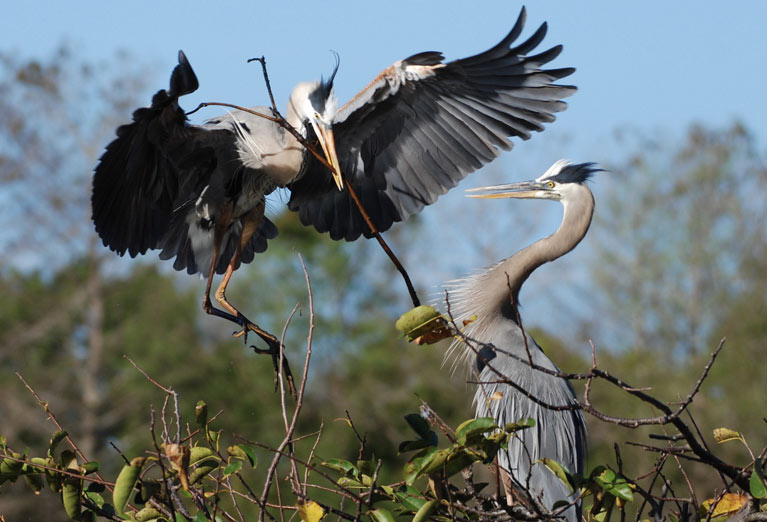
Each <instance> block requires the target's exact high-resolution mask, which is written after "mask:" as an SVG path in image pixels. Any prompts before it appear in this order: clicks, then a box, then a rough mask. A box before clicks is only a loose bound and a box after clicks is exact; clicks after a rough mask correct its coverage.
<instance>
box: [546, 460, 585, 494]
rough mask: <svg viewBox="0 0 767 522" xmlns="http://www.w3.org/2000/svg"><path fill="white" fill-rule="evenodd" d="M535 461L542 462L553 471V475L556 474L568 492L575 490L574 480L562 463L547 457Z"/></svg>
mask: <svg viewBox="0 0 767 522" xmlns="http://www.w3.org/2000/svg"><path fill="white" fill-rule="evenodd" d="M537 462H542V463H543V464H544V465H545V466H546V467H547V468H549V470H550V471H551V472H552V473H554V475H556V476H557V478H558V479H559V480H561V481H562V482H563V483H564V484H565V485H566V486H567V487H568V489H569V490H570V493H572V492H573V491H575V486H576V485H575V481H574V480H573V476H572V475H571V474H570V472H569V471H567V468H565V467H564V466H563V465H562V464H560V463H559V462H557V461H555V460H553V459H549V458H542V459H539V460H538V461H537Z"/></svg>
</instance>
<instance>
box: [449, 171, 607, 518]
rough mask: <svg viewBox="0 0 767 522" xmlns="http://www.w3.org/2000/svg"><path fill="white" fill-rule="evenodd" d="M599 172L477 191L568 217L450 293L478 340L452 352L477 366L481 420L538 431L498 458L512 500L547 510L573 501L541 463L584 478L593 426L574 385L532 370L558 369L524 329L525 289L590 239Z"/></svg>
mask: <svg viewBox="0 0 767 522" xmlns="http://www.w3.org/2000/svg"><path fill="white" fill-rule="evenodd" d="M599 170H601V169H599V168H597V167H596V166H595V165H594V164H593V163H581V164H577V165H574V164H571V163H569V162H568V161H565V160H560V161H557V162H556V163H554V165H552V166H551V167H550V168H549V169H548V170H547V171H546V173H545V174H543V175H542V176H541V177H539V178H538V179H536V180H534V181H525V182H520V183H511V184H508V185H497V186H492V187H482V188H478V189H472V192H475V191H476V192H483V193H482V194H475V195H473V197H481V198H536V199H548V200H554V201H559V202H560V203H562V206H563V207H564V215H563V217H562V223H561V225H560V227H559V229H558V230H557V231H556V232H555V233H554V234H552V235H550V236H548V237H545V238H543V239H541V240H539V241H537V242H535V243H533V244H532V245H530V246H528V247H527V248H525V249H523V250H521V251H519V252H517V253H516V254H514V255H513V256H511V257H509V258H508V259H505V260H503V261H501V262H500V263H498V264H496V265H495V266H493V267H491V268H490V269H488V270H486V271H484V272H482V273H479V274H476V275H473V276H470V277H468V278H466V279H463V280H459V281H456V282H454V284H453V285H452V287H451V288H450V290H449V293H448V299H449V304H450V307H451V312H452V314H453V316H454V318H455V319H456V320H457V324H461V321H464V320H465V321H467V322H468V325H467V327H466V330H465V332H464V334H465V336H466V338H467V339H470V340H473V341H476V343H477V344H474V342H473V341H470V346H474V348H471V347H468V346H466V345H465V344H462V343H460V342H456V343H455V344H454V345H453V347H452V349H453V350H455V349H460V350H462V355H463V356H465V358H466V359H467V360H469V361H473V362H474V364H475V366H474V367H475V370H476V373H477V375H478V376H479V383H480V384H479V385H478V386H477V390H476V393H475V395H474V403H475V405H476V415H477V417H492V418H494V419H495V420H496V423H497V424H498V425H499V426H501V427H503V426H504V425H506V424H507V423H510V422H518V421H520V420H521V419H525V418H532V419H534V420H535V422H536V425H535V427H534V428H530V429H526V430H523V431H521V432H519V433H518V436H517V437H515V438H514V439H513V440H512V441H511V442H510V443H509V446H508V450H507V451H502V452H501V453H499V456H498V464H499V467H500V468H501V470H502V474H503V475H504V485H505V487H506V494H507V497H508V498H511V496H512V493H511V492H512V490H513V489H514V488H516V489H517V490H519V489H521V490H523V491H525V490H528V491H529V493H530V494H531V495H532V496H533V497H534V498H537V499H539V500H541V501H542V503H543V505H544V506H545V507H546V508H548V509H551V507H552V506H553V504H554V503H555V502H556V501H558V500H573V499H574V497H573V495H571V494H570V491H569V490H568V489H567V486H565V485H564V484H563V483H562V482H561V481H560V480H559V479H558V478H557V477H556V476H555V475H554V474H553V473H552V472H551V471H550V470H548V469H547V468H546V467H545V465H544V464H542V463H536V461H537V460H538V459H541V458H549V459H553V460H555V461H557V462H559V463H560V464H562V465H564V466H565V467H566V468H567V469H568V470H569V471H571V472H577V473H581V472H582V471H583V458H584V454H585V451H586V424H585V422H584V419H583V415H582V414H581V412H580V410H578V409H577V408H573V406H574V405H575V404H576V396H575V393H574V392H573V389H572V387H571V386H570V383H569V381H567V380H566V379H564V378H561V377H558V376H556V375H552V374H550V373H546V372H545V371H541V370H539V369H535V368H533V367H532V366H531V365H530V361H531V362H532V364H533V365H535V366H538V367H540V368H544V369H545V370H548V371H550V372H559V369H558V368H557V366H556V365H555V364H554V363H553V362H552V361H551V359H549V358H548V357H547V356H546V355H545V354H544V353H543V350H542V349H541V347H540V346H538V344H537V343H536V342H535V340H534V339H533V338H532V337H531V336H530V335H529V334H528V333H526V332H524V329H523V328H521V326H520V324H519V323H520V319H519V313H518V305H519V300H518V298H519V291H520V289H521V287H522V284H523V283H524V282H525V281H526V280H527V278H528V277H529V276H530V274H532V273H533V271H534V270H535V269H536V268H538V267H539V266H541V265H542V264H544V263H547V262H549V261H553V260H554V259H557V258H558V257H561V256H563V255H565V254H566V253H568V252H569V251H570V250H572V249H573V248H575V246H576V245H577V244H578V243H579V242H580V241H581V239H583V237H584V236H585V235H586V232H587V231H588V229H589V225H590V224H591V217H592V214H593V211H594V197H593V195H592V193H591V191H590V190H589V188H588V187H587V186H586V185H585V182H586V181H587V180H588V179H589V177H590V176H591V175H592V174H593V173H594V172H596V171H599ZM472 319H473V320H472ZM469 321H470V322H469ZM505 379H507V380H508V381H510V382H512V383H515V384H516V386H517V387H514V386H512V385H510V384H508V383H506V382H504V380H505ZM549 407H554V409H552V408H549ZM568 408H571V409H568ZM564 514H565V515H566V516H567V518H568V520H572V521H576V520H578V519H579V507H578V506H577V505H573V506H572V507H570V508H569V509H568V510H566V511H565V513H564Z"/></svg>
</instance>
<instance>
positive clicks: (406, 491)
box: [394, 486, 426, 511]
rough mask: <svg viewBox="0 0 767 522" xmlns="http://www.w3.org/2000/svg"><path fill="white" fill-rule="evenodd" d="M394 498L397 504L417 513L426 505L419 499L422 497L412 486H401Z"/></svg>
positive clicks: (424, 501)
mask: <svg viewBox="0 0 767 522" xmlns="http://www.w3.org/2000/svg"><path fill="white" fill-rule="evenodd" d="M394 496H395V497H396V499H397V502H399V503H400V504H402V506H403V507H404V508H405V509H408V510H410V511H418V510H419V509H421V507H422V506H423V505H424V504H425V503H426V500H424V499H423V498H421V497H422V496H423V495H421V492H420V491H418V490H417V489H416V488H414V487H413V486H402V487H401V488H399V489H398V490H397V492H396V493H395V494H394Z"/></svg>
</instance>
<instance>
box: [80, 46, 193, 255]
mask: <svg viewBox="0 0 767 522" xmlns="http://www.w3.org/2000/svg"><path fill="white" fill-rule="evenodd" d="M197 87H198V83H197V78H196V76H195V74H194V71H193V70H192V68H191V66H190V65H189V62H188V61H187V60H186V57H185V56H184V54H183V53H181V52H179V64H178V65H177V66H176V68H175V69H174V70H173V73H172V75H171V81H170V90H168V91H166V90H161V91H159V92H158V93H157V94H155V95H154V97H153V99H152V105H151V107H149V108H141V109H138V110H137V111H135V112H134V113H133V123H131V124H128V125H123V126H122V127H119V128H118V129H117V139H115V140H114V141H113V142H112V143H110V144H109V145H108V146H107V148H106V151H105V152H104V154H103V155H102V156H101V160H100V162H99V165H98V166H97V167H96V172H95V174H94V177H93V193H92V196H91V205H92V210H93V222H94V224H95V225H96V232H97V233H98V234H99V236H100V237H101V239H102V240H103V242H104V245H105V246H108V247H109V248H110V249H112V250H114V251H115V252H117V253H118V254H119V255H123V254H125V253H126V252H127V253H128V254H130V256H131V257H135V256H136V255H138V254H144V253H146V251H147V250H148V249H151V248H156V247H157V242H158V241H159V240H160V239H161V238H162V236H163V235H164V234H165V232H166V230H167V227H168V225H169V223H170V220H171V212H172V210H173V203H174V200H175V199H176V196H177V194H178V188H179V184H180V183H184V181H185V180H182V179H179V178H180V173H179V172H178V170H177V169H176V168H175V166H174V165H173V162H172V161H171V160H170V158H169V157H168V155H167V154H166V153H165V152H164V151H163V149H162V147H161V145H160V144H162V143H165V142H167V141H168V140H169V138H170V137H171V136H173V135H174V134H179V131H182V132H183V130H184V129H185V123H186V116H185V114H184V111H183V110H181V108H179V106H178V98H179V96H182V95H184V94H189V93H191V92H194V91H195V90H196V89H197Z"/></svg>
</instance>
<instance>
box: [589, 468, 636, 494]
mask: <svg viewBox="0 0 767 522" xmlns="http://www.w3.org/2000/svg"><path fill="white" fill-rule="evenodd" d="M592 473H593V472H592ZM594 481H596V483H597V484H599V486H600V487H601V488H602V489H603V490H604V491H605V492H606V493H609V494H610V495H612V496H613V497H617V498H620V499H622V500H625V501H627V502H633V501H634V492H633V491H632V489H631V485H630V484H629V482H628V481H627V480H626V477H624V476H623V475H617V474H616V473H615V472H614V471H613V470H611V469H607V468H605V469H604V470H603V471H602V472H601V473H600V474H599V475H597V476H595V477H594Z"/></svg>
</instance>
